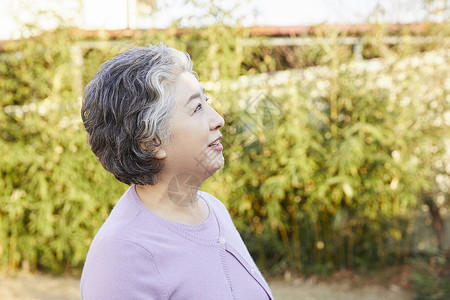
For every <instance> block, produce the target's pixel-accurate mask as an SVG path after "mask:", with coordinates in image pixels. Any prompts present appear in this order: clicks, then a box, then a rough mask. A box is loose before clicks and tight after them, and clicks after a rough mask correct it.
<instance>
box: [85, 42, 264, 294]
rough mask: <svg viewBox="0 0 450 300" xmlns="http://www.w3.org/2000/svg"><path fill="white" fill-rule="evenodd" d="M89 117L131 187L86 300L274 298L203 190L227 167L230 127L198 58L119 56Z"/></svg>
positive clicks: (102, 76)
mask: <svg viewBox="0 0 450 300" xmlns="http://www.w3.org/2000/svg"><path fill="white" fill-rule="evenodd" d="M81 115H82V119H83V123H84V126H85V128H86V131H87V133H88V140H89V145H90V147H91V149H92V151H93V152H94V154H95V155H96V156H97V158H98V159H99V161H100V162H101V164H102V165H103V167H104V168H105V169H106V170H107V171H109V172H111V173H112V174H114V176H115V177H116V178H117V179H118V180H119V181H121V182H124V183H126V184H128V185H130V187H129V189H128V190H127V191H126V192H125V194H123V195H122V197H121V198H120V200H119V201H118V202H117V204H116V205H115V207H114V209H113V210H112V211H111V214H110V215H109V217H108V219H107V220H106V221H105V223H104V224H103V226H102V227H101V228H100V230H99V231H98V233H97V234H96V236H95V238H94V240H93V242H92V244H91V247H90V249H89V253H88V255H87V258H86V263H85V265H84V269H83V274H82V277H81V296H82V298H83V299H84V300H91V299H92V300H99V299H120V300H123V299H145V300H149V299H195V300H197V299H213V300H217V299H246V300H247V299H258V300H260V299H272V294H271V291H270V289H269V286H268V285H267V283H266V281H265V280H264V278H263V276H262V275H261V273H260V272H259V270H258V268H257V267H256V265H255V263H254V261H253V259H252V258H251V256H250V254H249V252H248V250H247V248H246V246H245V245H244V243H243V241H242V239H241V237H240V235H239V233H238V232H237V230H236V228H235V227H234V225H233V222H232V220H231V218H230V215H229V213H228V211H227V210H226V208H225V206H224V205H223V204H222V203H221V202H220V201H219V200H218V199H216V198H215V197H214V196H212V195H210V194H208V193H206V192H202V191H199V187H200V185H201V184H202V182H203V181H205V180H206V179H207V178H208V177H209V176H211V175H212V174H214V172H216V171H217V170H218V169H220V168H221V167H222V166H223V164H224V158H223V156H222V145H221V144H220V139H221V138H222V135H221V133H220V129H221V128H222V127H223V126H224V120H223V118H222V117H221V116H220V115H219V114H217V112H216V111H215V110H214V109H213V108H212V107H211V106H210V105H209V104H208V98H207V97H206V96H205V90H204V89H203V88H202V86H201V85H200V83H199V82H198V81H197V78H196V76H195V73H194V71H193V70H192V62H191V60H190V58H189V55H188V54H186V53H182V52H179V51H177V50H175V49H173V48H169V47H166V46H165V45H163V44H161V45H160V46H159V47H155V46H150V47H148V48H137V49H131V50H128V51H126V52H124V53H122V54H119V55H118V56H116V57H114V58H113V59H111V60H109V61H108V62H106V63H104V64H103V65H102V66H101V68H100V70H99V72H98V73H97V74H96V75H95V76H94V79H93V80H92V81H91V82H90V83H89V84H88V85H87V86H86V88H85V92H84V101H83V107H82V112H81Z"/></svg>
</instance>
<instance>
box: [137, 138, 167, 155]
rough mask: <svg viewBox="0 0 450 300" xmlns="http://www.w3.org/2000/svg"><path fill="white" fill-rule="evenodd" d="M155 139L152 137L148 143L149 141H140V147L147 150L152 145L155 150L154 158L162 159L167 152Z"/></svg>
mask: <svg viewBox="0 0 450 300" xmlns="http://www.w3.org/2000/svg"><path fill="white" fill-rule="evenodd" d="M156 141H157V140H156V139H153V142H152V143H151V145H149V144H150V142H142V143H141V148H142V149H144V150H147V151H149V150H150V149H151V148H152V147H154V151H156V154H155V158H156V159H164V158H166V156H167V154H166V151H165V150H164V149H163V148H162V147H161V143H160V142H158V143H157V142H156Z"/></svg>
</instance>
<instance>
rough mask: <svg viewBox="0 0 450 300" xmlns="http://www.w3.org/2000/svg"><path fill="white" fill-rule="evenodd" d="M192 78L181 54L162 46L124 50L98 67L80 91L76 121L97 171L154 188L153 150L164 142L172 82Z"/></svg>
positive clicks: (158, 167)
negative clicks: (181, 77)
mask: <svg viewBox="0 0 450 300" xmlns="http://www.w3.org/2000/svg"><path fill="white" fill-rule="evenodd" d="M183 72H190V73H193V74H195V72H193V70H192V61H191V59H190V57H189V55H188V54H187V53H183V52H180V51H178V50H175V49H173V48H169V47H167V46H165V45H164V44H163V43H161V44H160V45H159V47H156V46H152V45H150V46H149V47H148V48H135V49H130V50H128V51H126V52H124V53H121V54H119V55H117V56H116V57H114V58H112V59H110V60H109V61H107V62H105V63H104V64H102V66H101V67H100V70H99V71H98V72H97V74H95V76H94V78H93V79H92V81H91V82H89V83H88V84H87V85H86V87H85V89H84V96H83V105H82V108H81V117H82V119H83V124H84V127H85V128H86V132H87V134H88V143H89V146H90V147H91V149H92V152H94V154H95V155H96V156H97V158H98V160H99V161H100V162H101V164H102V165H103V167H104V168H105V169H106V170H107V171H109V172H111V173H112V174H113V175H114V176H115V177H116V178H117V179H118V180H119V181H121V182H124V183H126V184H132V183H134V184H140V185H146V184H150V185H154V184H156V182H157V175H158V173H159V172H160V171H161V170H162V168H163V164H162V162H161V160H159V159H157V158H156V157H155V155H156V153H157V147H158V146H160V145H162V144H165V143H166V142H168V140H169V136H170V128H169V124H168V119H169V116H170V114H171V113H172V112H173V109H174V108H175V99H174V96H173V95H174V93H173V92H174V83H175V81H176V79H177V78H178V76H179V75H180V74H181V73H183Z"/></svg>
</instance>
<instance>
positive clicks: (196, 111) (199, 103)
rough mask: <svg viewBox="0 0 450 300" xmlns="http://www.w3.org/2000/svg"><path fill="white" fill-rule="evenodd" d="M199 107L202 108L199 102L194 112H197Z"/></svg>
mask: <svg viewBox="0 0 450 300" xmlns="http://www.w3.org/2000/svg"><path fill="white" fill-rule="evenodd" d="M200 109H202V105H201V104H200V103H199V104H198V105H197V107H196V108H195V110H194V112H197V111H199V110H200Z"/></svg>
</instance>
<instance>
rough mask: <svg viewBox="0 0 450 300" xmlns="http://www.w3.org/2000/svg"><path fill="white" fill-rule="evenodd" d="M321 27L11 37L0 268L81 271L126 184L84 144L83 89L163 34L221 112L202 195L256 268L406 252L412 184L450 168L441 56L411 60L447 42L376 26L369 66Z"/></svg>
mask: <svg viewBox="0 0 450 300" xmlns="http://www.w3.org/2000/svg"><path fill="white" fill-rule="evenodd" d="M432 30H434V28H433V29H430V35H431V34H434V33H433V32H432ZM441 33H442V30H440V31H438V33H436V34H434V36H437V37H438V39H439V34H441ZM318 34H320V35H322V37H326V38H327V42H326V43H325V42H323V40H322V41H318V42H317V43H314V44H311V45H310V46H308V47H291V48H289V47H274V48H264V47H258V46H249V45H246V44H245V43H244V40H245V39H248V38H249V33H248V31H247V30H246V29H244V28H240V27H238V26H236V27H227V26H224V25H220V24H216V25H212V26H209V27H206V28H203V29H201V30H194V29H186V30H185V31H184V32H183V34H180V33H179V31H178V29H177V28H176V27H175V26H174V27H172V28H169V29H168V30H165V31H147V32H138V33H136V34H135V35H134V36H133V37H132V39H129V38H116V39H114V40H113V39H105V38H91V39H85V38H80V37H75V35H72V34H71V33H70V31H65V30H57V31H55V32H52V33H45V34H43V35H41V36H39V37H35V38H33V39H29V40H21V41H17V42H11V43H6V44H5V45H4V50H3V52H1V53H0V99H1V102H0V106H1V110H0V122H1V123H0V124H1V126H0V133H1V134H0V136H1V139H0V151H1V153H2V156H1V158H0V172H1V178H0V188H1V191H0V217H1V220H0V268H2V269H9V270H16V269H18V268H28V269H31V270H35V269H37V268H40V269H45V270H49V271H52V272H63V271H68V270H72V269H75V270H81V267H82V265H83V261H84V258H85V256H86V253H87V250H88V247H89V245H90V242H91V240H92V238H93V236H94V234H95V233H96V231H97V230H98V228H99V227H100V226H101V224H102V223H103V221H104V220H105V219H106V217H107V215H108V213H109V211H110V210H111V208H112V206H113V205H114V203H115V202H116V200H117V199H118V198H119V197H120V196H121V195H122V193H123V192H124V191H125V189H126V188H127V186H125V185H123V184H121V183H119V182H117V181H116V180H115V179H114V178H113V176H112V175H110V174H108V173H107V172H106V171H104V170H103V169H102V167H101V165H100V164H99V163H98V162H97V161H96V159H95V157H94V155H93V154H92V153H91V151H90V150H89V148H88V147H87V145H86V134H85V132H84V129H83V126H82V124H81V120H80V117H79V110H80V101H81V100H80V96H81V95H80V89H81V85H84V84H86V83H87V82H88V81H89V80H90V78H92V76H93V74H94V73H95V72H96V71H97V70H98V67H99V66H100V64H101V63H103V62H104V61H106V60H107V59H109V58H111V57H113V56H114V55H116V54H117V53H119V52H122V51H124V50H126V49H128V48H130V47H132V46H146V45H148V43H152V44H158V43H159V41H163V42H164V43H166V44H167V45H169V46H172V47H175V48H177V49H179V50H182V51H187V52H188V53H190V54H191V56H192V57H193V60H194V68H195V69H196V70H197V72H198V73H199V77H200V80H201V81H202V82H206V81H207V82H209V85H208V84H205V86H206V87H207V89H209V91H208V92H209V93H210V94H211V98H212V99H213V100H214V99H216V101H213V102H212V105H213V106H215V107H216V108H217V109H218V111H219V112H221V113H222V114H223V115H224V116H225V120H226V122H227V125H226V126H225V127H224V129H223V133H224V139H223V141H224V144H225V148H224V156H225V160H226V165H225V167H224V168H223V170H221V171H220V172H218V173H217V174H215V175H214V176H213V177H212V178H211V179H210V180H209V181H207V182H206V183H205V184H204V186H203V189H204V190H206V191H209V192H211V193H212V194H214V195H216V196H217V197H218V198H219V199H221V200H223V201H224V203H225V204H226V205H227V207H228V208H229V210H230V213H231V215H232V217H233V219H234V221H235V224H236V226H237V228H238V230H239V231H240V232H241V234H242V236H243V238H244V240H245V241H246V244H247V246H248V248H249V250H250V252H251V253H252V254H253V255H254V257H255V259H256V260H257V263H258V264H259V265H260V266H261V267H262V268H263V269H264V270H265V271H266V272H268V273H270V274H273V275H276V274H281V273H283V272H285V271H288V270H289V271H293V272H327V271H329V270H337V269H341V268H369V267H370V268H373V267H382V266H384V265H389V264H393V263H400V262H402V260H403V255H404V254H405V253H408V251H411V247H409V248H408V246H405V243H408V240H407V237H408V234H409V231H408V230H409V229H408V228H409V226H410V222H411V220H412V219H413V217H414V216H415V215H416V214H417V213H418V210H419V208H420V204H421V195H422V193H423V192H433V193H435V194H436V195H437V194H438V193H440V194H442V193H443V192H442V190H440V189H439V188H438V185H437V183H436V182H435V178H436V175H437V174H443V175H445V176H448V174H446V173H445V172H446V170H445V164H443V163H442V160H443V158H442V157H443V155H444V152H445V146H444V144H443V143H444V142H445V139H443V137H447V139H448V132H449V128H448V127H449V126H448V125H449V124H448V121H445V114H448V111H449V105H450V104H449V101H448V99H449V97H450V96H449V92H450V85H449V83H448V82H449V77H448V74H449V72H448V67H447V69H445V68H444V67H445V66H448V60H447V63H445V61H444V62H443V63H439V62H438V63H436V62H433V61H432V62H430V63H428V62H427V63H426V64H425V65H424V64H423V63H421V60H419V61H417V60H416V59H415V58H413V59H412V61H410V60H408V59H409V57H411V56H412V55H416V54H418V53H419V52H421V51H424V50H427V51H431V50H433V51H437V50H439V49H440V48H442V47H441V46H440V45H439V44H433V45H431V44H426V45H422V46H420V45H415V44H414V45H409V44H408V40H407V39H405V40H404V42H403V44H399V45H396V46H395V47H391V46H386V44H385V43H383V42H382V41H383V40H382V37H383V29H382V28H377V29H376V30H375V31H374V32H369V33H368V34H367V36H365V40H366V41H367V43H366V44H365V46H364V49H363V54H364V57H367V58H373V57H380V58H383V59H384V61H383V62H381V65H382V67H380V68H379V69H377V70H376V71H375V72H374V71H369V70H367V68H366V67H364V66H365V65H364V62H363V61H360V62H359V64H358V61H355V60H354V59H353V58H352V54H351V49H350V48H349V47H348V46H345V45H344V46H343V45H341V44H339V43H338V37H339V35H338V34H335V33H324V32H319V33H318ZM407 36H408V34H407V33H405V37H407ZM421 47H422V48H421ZM424 47H426V49H424ZM443 55H444V57H446V58H447V59H448V57H449V54H448V53H447V52H444V54H443ZM431 57H433V56H431ZM405 59H406V61H407V63H405ZM421 59H422V58H421ZM427 65H428V69H427ZM306 66H315V68H313V69H306V70H304V71H302V72H303V73H301V74H302V75H301V76H300V77H298V78H288V79H286V80H285V81H283V83H282V84H278V85H272V84H271V83H270V81H271V77H270V76H269V77H261V78H260V79H258V80H256V81H255V82H258V83H257V84H255V86H251V85H250V87H249V88H242V87H239V86H236V79H238V77H239V76H240V75H247V74H259V73H264V72H271V71H277V70H286V69H290V68H302V67H306ZM354 66H356V67H354ZM358 66H359V67H358ZM361 66H362V67H361ZM439 66H442V67H443V68H442V69H439ZM430 68H431V71H430ZM368 69H370V68H368ZM263 75H265V74H259V75H257V76H263ZM258 84H259V86H258ZM208 86H216V87H217V88H208ZM261 91H262V93H261ZM253 100H255V101H253ZM436 120H440V121H436ZM439 162H441V163H440V164H439ZM444 162H445V160H444ZM445 195H448V190H447V194H445ZM442 205H445V206H448V203H446V202H445V203H444V204H442Z"/></svg>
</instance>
